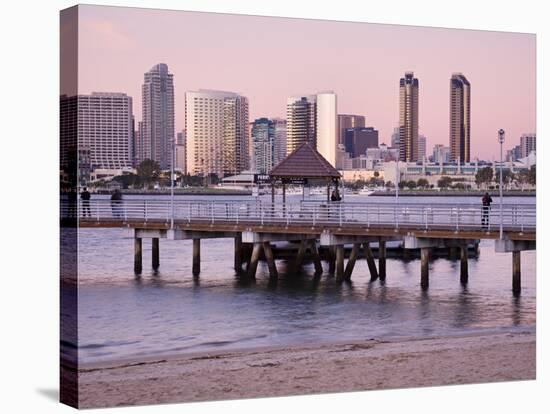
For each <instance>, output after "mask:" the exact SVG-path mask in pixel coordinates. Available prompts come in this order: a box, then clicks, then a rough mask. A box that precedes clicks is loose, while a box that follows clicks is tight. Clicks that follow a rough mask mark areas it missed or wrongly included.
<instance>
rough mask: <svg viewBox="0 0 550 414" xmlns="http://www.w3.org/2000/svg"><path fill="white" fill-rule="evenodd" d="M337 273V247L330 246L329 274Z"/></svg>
mask: <svg viewBox="0 0 550 414" xmlns="http://www.w3.org/2000/svg"><path fill="white" fill-rule="evenodd" d="M335 271H336V247H334V246H329V248H328V272H329V273H330V274H331V275H334V272H335Z"/></svg>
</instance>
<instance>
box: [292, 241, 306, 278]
mask: <svg viewBox="0 0 550 414" xmlns="http://www.w3.org/2000/svg"><path fill="white" fill-rule="evenodd" d="M305 254H306V241H305V240H300V247H299V248H298V253H297V254H296V261H295V262H294V272H296V273H298V272H300V269H301V267H302V262H303V261H304V255H305Z"/></svg>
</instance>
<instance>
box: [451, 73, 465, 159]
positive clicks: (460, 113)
mask: <svg viewBox="0 0 550 414" xmlns="http://www.w3.org/2000/svg"><path fill="white" fill-rule="evenodd" d="M449 108H450V123H449V148H450V149H451V161H452V162H456V161H457V160H460V162H470V82H468V79H466V77H465V76H464V75H463V74H462V73H453V74H452V76H451V92H450V106H449Z"/></svg>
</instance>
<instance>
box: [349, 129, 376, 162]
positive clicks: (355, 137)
mask: <svg viewBox="0 0 550 414" xmlns="http://www.w3.org/2000/svg"><path fill="white" fill-rule="evenodd" d="M344 146H345V149H346V152H347V153H349V154H350V155H351V157H352V158H357V157H360V156H362V155H365V154H366V153H367V148H378V131H377V130H376V129H374V128H372V127H368V128H365V127H358V128H347V129H346V130H345V135H344Z"/></svg>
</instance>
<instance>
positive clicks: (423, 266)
mask: <svg viewBox="0 0 550 414" xmlns="http://www.w3.org/2000/svg"><path fill="white" fill-rule="evenodd" d="M420 262H421V263H420V287H421V288H422V290H426V289H428V286H429V284H430V282H429V280H430V274H429V264H430V248H429V247H423V248H421V249H420Z"/></svg>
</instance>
